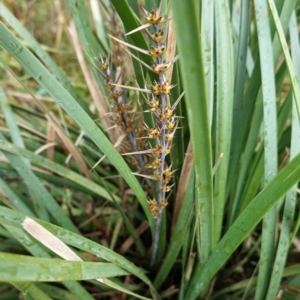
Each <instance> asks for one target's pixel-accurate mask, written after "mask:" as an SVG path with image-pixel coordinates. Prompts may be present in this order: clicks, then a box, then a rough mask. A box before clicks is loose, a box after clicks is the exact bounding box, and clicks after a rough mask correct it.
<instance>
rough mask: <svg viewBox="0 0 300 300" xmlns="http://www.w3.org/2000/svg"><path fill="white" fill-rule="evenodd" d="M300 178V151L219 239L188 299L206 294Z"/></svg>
mask: <svg viewBox="0 0 300 300" xmlns="http://www.w3.org/2000/svg"><path fill="white" fill-rule="evenodd" d="M299 178H300V154H298V155H297V156H296V157H295V158H294V159H293V160H292V161H291V162H289V163H288V164H287V165H286V166H285V167H284V168H283V169H282V170H281V171H280V172H279V173H278V174H277V175H276V177H275V178H274V179H272V180H271V181H270V182H269V183H268V184H267V186H266V187H265V188H264V189H263V190H262V191H261V192H260V193H259V194H258V195H257V196H256V197H255V198H254V199H253V201H252V202H251V203H250V204H249V205H248V206H247V207H246V209H245V210H244V211H243V212H242V213H241V214H240V216H239V217H238V218H237V220H236V221H235V222H234V223H233V224H232V226H231V227H230V229H229V230H228V231H227V232H226V234H225V235H224V237H223V238H222V239H221V241H220V242H219V243H218V245H217V247H216V249H215V250H214V251H213V253H212V254H211V256H210V257H209V259H208V261H207V262H206V264H204V266H203V268H202V269H201V270H199V271H198V272H195V273H194V274H193V277H192V279H191V281H190V285H189V288H188V294H187V295H186V298H187V299H196V298H197V297H198V296H199V294H201V295H203V294H205V292H206V291H207V289H208V287H209V284H210V281H211V280H212V279H213V277H214V276H215V274H216V273H217V272H218V271H219V270H220V269H221V268H222V266H223V265H224V264H225V262H226V261H227V260H228V259H229V257H230V256H231V255H232V253H233V252H234V250H235V249H236V248H237V247H238V246H239V245H240V244H241V243H242V241H243V240H244V239H245V238H246V237H247V236H248V235H249V234H250V232H251V231H252V230H253V229H254V227H255V226H256V225H257V224H258V222H259V221H260V220H261V219H262V218H263V217H264V216H265V215H266V214H267V213H268V212H269V211H270V209H272V208H273V207H274V205H276V203H277V202H278V201H279V200H280V199H281V198H282V197H283V196H284V195H285V194H286V193H287V192H288V191H289V189H290V188H291V187H292V186H294V185H295V184H296V183H297V182H298V181H299Z"/></svg>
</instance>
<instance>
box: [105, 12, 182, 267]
mask: <svg viewBox="0 0 300 300" xmlns="http://www.w3.org/2000/svg"><path fill="white" fill-rule="evenodd" d="M143 10H144V13H145V18H146V23H145V24H144V25H142V26H140V27H138V28H136V29H135V30H133V31H131V32H129V33H128V34H127V35H130V34H134V33H135V32H137V31H139V30H143V31H144V32H145V34H146V36H147V37H148V39H149V41H150V50H146V49H141V48H138V47H135V46H133V45H131V44H129V43H127V42H124V41H123V40H121V39H120V29H119V27H118V26H117V27H115V28H114V30H113V32H112V34H113V35H111V36H110V37H111V39H112V43H113V45H114V46H113V48H114V49H116V48H117V49H118V53H116V51H114V52H113V56H112V60H113V61H114V60H115V59H114V55H115V56H116V55H117V56H118V59H117V62H118V63H120V60H121V55H120V51H121V50H120V49H119V47H120V46H122V47H124V50H125V51H126V52H127V53H129V54H130V55H132V56H133V58H134V59H137V61H138V62H140V63H141V64H142V65H143V66H144V67H146V68H147V69H148V70H150V71H151V72H153V73H154V74H156V76H157V79H156V80H155V81H154V82H152V84H151V85H150V86H149V88H147V87H146V88H137V87H131V86H126V85H124V84H122V83H123V82H124V80H123V79H122V73H121V71H120V64H119V65H115V66H116V72H115V78H114V79H113V78H112V76H111V71H110V69H109V63H108V61H107V60H103V59H102V58H101V59H100V70H101V74H102V77H103V78H104V80H105V82H106V86H107V87H108V88H109V89H110V94H109V97H110V98H111V99H113V101H114V104H113V106H112V107H113V112H114V114H115V117H114V121H115V124H116V125H117V126H119V127H120V128H121V130H122V132H123V134H124V142H125V143H126V144H129V145H130V147H125V149H126V150H127V151H128V150H129V149H130V150H131V151H128V153H124V155H126V156H132V157H133V158H134V159H133V161H136V166H137V167H138V172H139V173H138V174H137V175H140V176H141V177H143V178H145V179H146V181H147V184H148V185H149V186H152V187H153V192H152V193H151V191H150V192H149V195H148V198H149V201H148V205H149V210H150V212H151V214H152V216H153V218H155V229H154V239H153V246H152V256H151V265H153V264H154V263H155V258H156V255H157V250H158V243H159V237H160V227H161V220H162V214H163V209H164V208H165V207H166V206H167V205H168V198H169V196H170V194H171V192H172V187H173V183H172V177H173V172H174V170H172V163H170V159H168V155H169V154H170V152H171V149H172V144H173V140H174V135H175V131H176V129H177V128H178V121H179V117H178V116H176V115H175V109H176V106H177V105H178V103H179V101H180V99H181V98H182V96H180V97H179V98H178V99H177V101H175V103H174V104H173V105H171V103H170V97H169V95H170V91H171V89H172V88H173V86H172V84H171V82H170V78H166V75H165V74H166V71H167V70H168V69H169V68H170V67H171V66H173V64H174V63H175V62H176V60H177V59H178V56H177V57H175V58H173V59H172V60H170V61H166V58H165V52H166V47H167V45H166V44H165V41H166V34H165V31H166V25H167V22H168V19H167V17H166V16H161V15H160V12H159V10H158V9H155V10H153V11H151V12H148V11H146V10H145V9H143ZM116 23H117V21H113V24H116ZM116 43H118V44H119V46H117V45H116ZM125 47H129V48H132V49H134V50H136V51H138V52H140V53H143V54H145V55H148V56H150V57H151V58H152V59H153V63H152V65H148V64H146V63H144V62H143V61H142V60H140V59H139V58H138V57H136V56H135V55H133V54H131V53H130V52H129V51H128V50H126V49H125ZM124 50H123V51H124ZM125 89H133V90H135V91H139V92H141V93H145V94H146V97H145V102H146V104H147V109H146V110H144V111H142V112H141V113H142V114H150V115H151V123H152V124H153V125H152V126H151V125H150V126H149V125H148V124H146V123H145V122H144V118H143V115H142V116H141V117H139V118H138V119H137V120H134V117H133V116H132V115H133V112H132V111H131V109H132V106H131V105H130V104H128V102H127V101H126V100H125V99H127V96H126V93H125ZM135 121H136V122H135ZM141 123H142V125H141ZM140 126H142V127H140ZM141 141H144V142H141ZM128 142H129V143H128ZM141 147H142V148H143V149H142V148H141ZM135 157H136V159H135ZM150 180H151V181H152V182H153V184H152V182H151V181H150Z"/></svg>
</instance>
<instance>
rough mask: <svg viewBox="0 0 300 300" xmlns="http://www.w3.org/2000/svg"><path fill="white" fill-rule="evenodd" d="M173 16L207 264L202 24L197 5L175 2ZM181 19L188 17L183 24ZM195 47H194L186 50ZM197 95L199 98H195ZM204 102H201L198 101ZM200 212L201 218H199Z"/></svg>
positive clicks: (208, 184) (208, 155)
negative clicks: (199, 32) (200, 27)
mask: <svg viewBox="0 0 300 300" xmlns="http://www.w3.org/2000/svg"><path fill="white" fill-rule="evenodd" d="M170 4H171V8H172V11H173V16H174V25H175V31H176V32H177V36H178V37H177V45H178V52H179V55H180V60H179V62H180V70H181V75H182V81H183V88H184V90H185V101H186V106H187V115H188V122H189V129H190V135H191V142H192V148H193V157H194V166H195V174H196V193H197V199H198V201H199V203H197V205H196V211H197V217H198V218H199V228H200V232H201V247H202V248H201V254H200V255H201V263H204V262H205V261H206V260H207V259H208V256H209V255H210V252H211V247H212V209H213V208H212V202H213V201H212V194H213V188H212V150H211V139H210V117H209V109H208V107H209V104H208V99H207V92H206V79H205V74H204V65H203V59H202V47H201V41H200V36H199V35H198V34H197V28H199V22H198V18H197V12H198V10H197V8H196V6H195V4H194V2H190V1H181V0H174V1H171V2H170ZM182 16H188V17H186V18H185V20H184V22H182ZM187 45H193V47H187ZM195 95H197V96H196V97H195ZM199 99H201V101H199ZM200 211H201V217H200V216H199V214H200Z"/></svg>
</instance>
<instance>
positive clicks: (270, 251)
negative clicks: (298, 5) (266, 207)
mask: <svg viewBox="0 0 300 300" xmlns="http://www.w3.org/2000/svg"><path fill="white" fill-rule="evenodd" d="M254 3H255V17H256V24H257V33H258V43H259V51H260V66H261V78H262V94H263V111H264V122H263V126H264V135H263V136H264V184H265V185H266V184H268V182H270V180H272V178H273V177H274V176H275V175H276V173H277V121H276V87H275V74H274V73H275V72H274V63H273V56H272V40H271V32H270V27H269V20H268V18H266V17H265V15H266V12H267V2H266V1H265V0H256V1H255V2H254ZM276 228H277V210H276V207H274V208H273V209H272V210H271V211H270V212H269V213H268V214H267V215H266V216H265V218H264V220H263V231H262V243H261V256H260V261H259V273H258V282H257V289H256V292H255V299H256V300H259V299H264V298H265V296H266V292H267V288H268V284H269V279H270V275H271V269H272V266H273V261H274V252H275V234H276Z"/></svg>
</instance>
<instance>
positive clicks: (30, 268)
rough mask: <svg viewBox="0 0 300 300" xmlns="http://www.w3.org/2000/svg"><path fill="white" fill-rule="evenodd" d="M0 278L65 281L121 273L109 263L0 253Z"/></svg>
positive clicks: (111, 275)
mask: <svg viewBox="0 0 300 300" xmlns="http://www.w3.org/2000/svg"><path fill="white" fill-rule="evenodd" d="M0 260H1V269H0V281H6V282H9V281H35V282H36V281H44V282H47V281H67V280H89V279H97V278H105V277H115V276H125V275H128V272H126V271H124V270H123V269H121V268H119V267H118V266H116V265H114V264H111V263H101V262H73V261H65V260H60V259H52V258H37V257H32V256H25V255H16V254H10V253H3V252H1V253H0Z"/></svg>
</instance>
